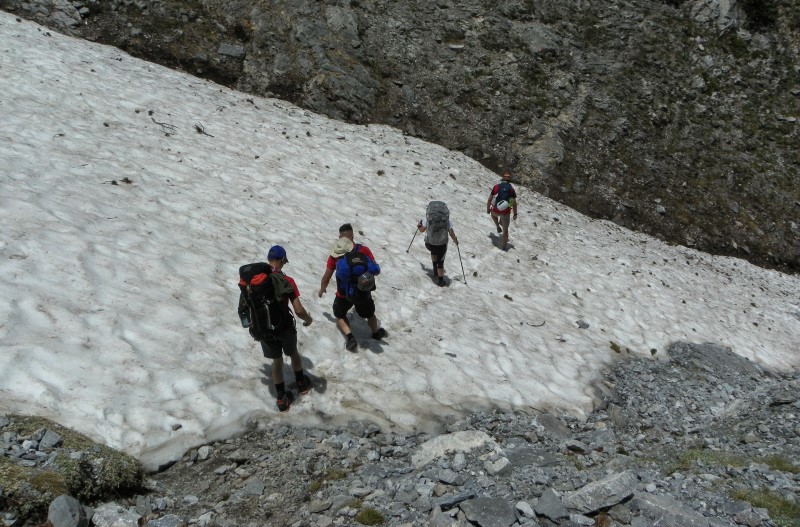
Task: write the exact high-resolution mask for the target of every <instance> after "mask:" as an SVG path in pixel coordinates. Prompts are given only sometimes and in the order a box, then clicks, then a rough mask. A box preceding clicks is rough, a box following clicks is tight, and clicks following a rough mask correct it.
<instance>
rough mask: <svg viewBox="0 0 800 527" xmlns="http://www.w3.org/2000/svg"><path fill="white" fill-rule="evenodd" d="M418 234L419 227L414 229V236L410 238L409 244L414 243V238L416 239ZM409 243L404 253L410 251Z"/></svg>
mask: <svg viewBox="0 0 800 527" xmlns="http://www.w3.org/2000/svg"><path fill="white" fill-rule="evenodd" d="M418 232H419V227H417V228H416V229H414V236H413V237H412V238H411V243H414V238H416V237H417V233H418ZM411 243H409V244H408V249H406V252H408V251H410V250H411Z"/></svg>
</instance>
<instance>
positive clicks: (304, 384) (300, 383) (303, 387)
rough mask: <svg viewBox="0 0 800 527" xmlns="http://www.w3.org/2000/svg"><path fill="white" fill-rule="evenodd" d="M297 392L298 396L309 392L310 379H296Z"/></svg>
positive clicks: (305, 377) (306, 377) (304, 377)
mask: <svg viewBox="0 0 800 527" xmlns="http://www.w3.org/2000/svg"><path fill="white" fill-rule="evenodd" d="M297 391H298V392H300V395H305V394H307V393H308V392H310V391H311V379H309V378H308V375H303V376H302V377H301V378H300V379H297Z"/></svg>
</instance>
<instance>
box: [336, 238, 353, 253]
mask: <svg viewBox="0 0 800 527" xmlns="http://www.w3.org/2000/svg"><path fill="white" fill-rule="evenodd" d="M352 250H353V240H351V239H350V238H345V237H344V236H343V237H341V238H339V239H338V240H336V243H334V244H333V248H332V249H331V256H333V257H334V258H339V257H340V256H344V255H345V254H347V253H349V252H350V251H352Z"/></svg>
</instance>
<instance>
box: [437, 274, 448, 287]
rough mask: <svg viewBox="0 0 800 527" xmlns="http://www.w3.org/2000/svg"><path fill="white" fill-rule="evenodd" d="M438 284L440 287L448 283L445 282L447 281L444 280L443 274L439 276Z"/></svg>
mask: <svg viewBox="0 0 800 527" xmlns="http://www.w3.org/2000/svg"><path fill="white" fill-rule="evenodd" d="M436 285H438V286H439V287H444V286H445V285H447V284H446V283H445V281H444V277H443V276H440V277H439V281H438V282H436Z"/></svg>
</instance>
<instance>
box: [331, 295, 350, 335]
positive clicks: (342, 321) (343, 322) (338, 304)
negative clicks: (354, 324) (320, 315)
mask: <svg viewBox="0 0 800 527" xmlns="http://www.w3.org/2000/svg"><path fill="white" fill-rule="evenodd" d="M351 307H353V304H351V303H350V302H348V301H347V299H346V298H341V297H338V296H337V297H336V298H334V299H333V316H334V317H336V326H337V327H338V328H339V331H341V332H342V334H343V335H345V336H347V335H349V334H350V324H349V323H348V322H347V312H348V311H350V308H351Z"/></svg>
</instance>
